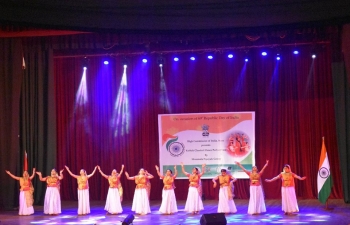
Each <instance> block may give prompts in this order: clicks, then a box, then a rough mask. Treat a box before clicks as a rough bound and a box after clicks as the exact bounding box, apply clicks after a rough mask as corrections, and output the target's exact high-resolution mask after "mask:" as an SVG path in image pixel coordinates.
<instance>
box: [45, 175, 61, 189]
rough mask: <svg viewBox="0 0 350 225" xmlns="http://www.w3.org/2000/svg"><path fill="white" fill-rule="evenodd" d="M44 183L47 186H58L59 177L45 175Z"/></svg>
mask: <svg viewBox="0 0 350 225" xmlns="http://www.w3.org/2000/svg"><path fill="white" fill-rule="evenodd" d="M46 184H47V186H48V187H59V186H60V179H59V178H58V177H47V178H46Z"/></svg>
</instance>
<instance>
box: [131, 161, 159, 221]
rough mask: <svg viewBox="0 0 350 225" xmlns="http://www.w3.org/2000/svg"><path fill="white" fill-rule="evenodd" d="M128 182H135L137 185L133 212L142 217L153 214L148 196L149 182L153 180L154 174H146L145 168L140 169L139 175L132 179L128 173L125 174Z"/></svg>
mask: <svg viewBox="0 0 350 225" xmlns="http://www.w3.org/2000/svg"><path fill="white" fill-rule="evenodd" d="M125 176H126V178H127V179H128V180H134V181H135V183H136V188H135V193H134V199H133V201H132V208H131V211H134V212H135V213H137V214H140V215H146V214H148V213H150V212H151V208H150V206H149V196H148V191H147V189H148V186H147V183H148V180H149V179H152V178H153V175H152V174H149V173H148V172H146V171H145V170H144V169H143V168H141V169H140V171H139V173H138V175H136V176H133V177H130V176H129V174H128V172H125Z"/></svg>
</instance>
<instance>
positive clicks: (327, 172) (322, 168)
mask: <svg viewBox="0 0 350 225" xmlns="http://www.w3.org/2000/svg"><path fill="white" fill-rule="evenodd" d="M331 188H332V176H331V169H330V166H329V161H328V155H327V150H326V145H325V144H324V138H322V149H321V156H320V164H319V168H318V174H317V190H318V200H319V201H320V202H322V203H326V201H327V199H328V197H329V195H330V194H331Z"/></svg>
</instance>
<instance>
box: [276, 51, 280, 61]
mask: <svg viewBox="0 0 350 225" xmlns="http://www.w3.org/2000/svg"><path fill="white" fill-rule="evenodd" d="M276 60H278V61H279V60H281V55H280V54H279V53H277V55H276Z"/></svg>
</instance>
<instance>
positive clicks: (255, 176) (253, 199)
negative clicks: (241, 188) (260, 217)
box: [236, 160, 269, 215]
mask: <svg viewBox="0 0 350 225" xmlns="http://www.w3.org/2000/svg"><path fill="white" fill-rule="evenodd" d="M236 164H237V165H238V166H239V167H241V169H242V170H243V171H244V172H245V173H246V174H247V175H248V176H249V179H250V198H249V206H248V214H251V215H256V214H260V213H263V212H266V206H265V200H264V193H263V189H262V186H261V175H262V174H263V172H264V170H265V168H266V167H267V165H268V164H269V160H266V164H265V165H264V167H263V168H262V170H261V171H260V172H259V171H258V167H256V166H253V167H252V171H251V172H250V171H248V170H246V169H245V168H244V167H243V166H242V165H241V164H240V163H239V162H236Z"/></svg>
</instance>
